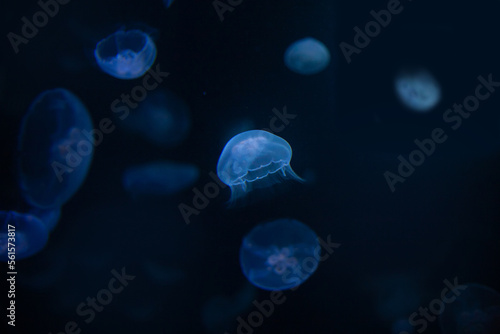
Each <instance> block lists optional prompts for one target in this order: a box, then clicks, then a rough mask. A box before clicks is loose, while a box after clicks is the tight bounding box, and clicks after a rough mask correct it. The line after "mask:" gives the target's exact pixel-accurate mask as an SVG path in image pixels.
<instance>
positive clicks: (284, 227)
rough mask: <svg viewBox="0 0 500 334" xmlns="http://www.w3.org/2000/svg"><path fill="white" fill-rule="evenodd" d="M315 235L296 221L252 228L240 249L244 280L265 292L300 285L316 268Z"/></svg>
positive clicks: (271, 223) (284, 221)
mask: <svg viewBox="0 0 500 334" xmlns="http://www.w3.org/2000/svg"><path fill="white" fill-rule="evenodd" d="M318 249H320V245H319V241H318V236H317V235H316V233H315V232H314V231H313V230H312V229H310V228H309V227H308V226H307V225H305V224H304V223H301V222H299V221H297V220H295V219H278V220H275V221H272V222H269V223H264V224H260V225H257V226H256V227H254V228H253V229H252V230H251V231H250V232H249V233H248V234H247V235H246V236H245V237H244V238H243V242H242V244H241V248H240V265H241V269H242V271H243V274H244V275H245V277H246V278H247V279H248V280H249V281H250V283H252V284H253V285H255V286H257V287H258V288H261V289H264V290H286V289H291V288H294V287H296V286H298V285H300V284H302V283H303V282H304V281H305V280H306V279H308V278H309V277H310V276H311V275H312V274H313V273H314V271H316V268H317V266H318V261H319V260H318V257H317V256H316V254H317V252H318Z"/></svg>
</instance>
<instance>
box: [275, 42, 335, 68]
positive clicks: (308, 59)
mask: <svg viewBox="0 0 500 334" xmlns="http://www.w3.org/2000/svg"><path fill="white" fill-rule="evenodd" d="M284 58H285V65H286V66H287V67H288V68H289V69H290V70H291V71H293V72H295V73H298V74H303V75H310V74H316V73H319V72H321V71H323V70H324V69H325V68H326V67H327V66H328V64H329V63H330V52H329V51H328V49H327V47H326V46H325V45H324V44H323V43H321V42H320V41H318V40H317V39H314V38H312V37H306V38H303V39H300V40H298V41H296V42H294V43H292V44H291V45H290V46H289V47H288V49H286V51H285V57H284Z"/></svg>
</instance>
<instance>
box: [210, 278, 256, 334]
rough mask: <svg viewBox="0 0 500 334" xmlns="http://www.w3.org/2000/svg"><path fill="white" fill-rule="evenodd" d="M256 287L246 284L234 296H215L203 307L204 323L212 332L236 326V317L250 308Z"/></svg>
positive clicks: (221, 331)
mask: <svg viewBox="0 0 500 334" xmlns="http://www.w3.org/2000/svg"><path fill="white" fill-rule="evenodd" d="M255 293H256V289H255V288H254V287H253V286H252V285H250V284H246V285H245V286H244V287H243V289H241V290H240V291H238V292H236V293H235V294H234V295H232V296H220V295H218V296H214V297H212V298H210V299H209V300H207V302H206V303H205V304H204V305H203V309H202V313H201V316H202V321H203V325H204V326H205V328H206V329H207V331H208V332H210V333H223V332H227V331H228V330H231V328H232V327H236V318H237V317H238V316H239V315H240V314H242V313H243V312H245V311H246V310H247V309H249V308H250V306H251V305H252V304H251V303H252V301H253V300H255Z"/></svg>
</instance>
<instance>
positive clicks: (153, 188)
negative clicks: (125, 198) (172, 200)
mask: <svg viewBox="0 0 500 334" xmlns="http://www.w3.org/2000/svg"><path fill="white" fill-rule="evenodd" d="M199 176H200V171H199V169H198V167H196V166H195V165H192V164H187V163H178V162H170V161H158V162H152V163H147V164H144V165H137V166H133V167H129V168H127V170H125V172H124V173H123V187H124V188H125V190H127V192H129V193H130V194H132V195H136V196H137V195H139V196H140V195H157V196H164V195H172V194H175V193H177V192H179V191H181V190H183V189H186V188H188V187H190V186H191V185H193V184H194V183H195V182H196V181H197V180H198V177H199Z"/></svg>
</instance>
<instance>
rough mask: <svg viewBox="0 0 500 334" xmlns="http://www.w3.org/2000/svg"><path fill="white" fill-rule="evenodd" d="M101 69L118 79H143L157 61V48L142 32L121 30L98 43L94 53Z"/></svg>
mask: <svg viewBox="0 0 500 334" xmlns="http://www.w3.org/2000/svg"><path fill="white" fill-rule="evenodd" d="M94 55H95V59H96V61H97V64H98V65H99V67H100V68H101V69H102V70H103V71H104V72H106V73H108V74H109V75H111V76H113V77H115V78H118V79H135V78H139V77H141V76H142V75H143V74H144V73H146V72H147V71H148V70H149V69H150V68H151V66H152V65H153V63H154V61H155V59H156V46H155V43H154V42H153V40H152V39H151V37H149V36H148V35H147V34H146V33H144V32H142V31H140V30H129V31H124V30H119V31H117V32H115V33H114V34H112V35H110V36H108V37H106V38H105V39H103V40H101V41H100V42H99V43H97V46H96V49H95V51H94Z"/></svg>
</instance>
